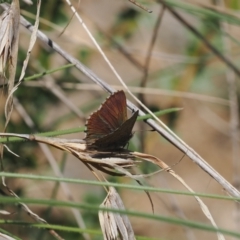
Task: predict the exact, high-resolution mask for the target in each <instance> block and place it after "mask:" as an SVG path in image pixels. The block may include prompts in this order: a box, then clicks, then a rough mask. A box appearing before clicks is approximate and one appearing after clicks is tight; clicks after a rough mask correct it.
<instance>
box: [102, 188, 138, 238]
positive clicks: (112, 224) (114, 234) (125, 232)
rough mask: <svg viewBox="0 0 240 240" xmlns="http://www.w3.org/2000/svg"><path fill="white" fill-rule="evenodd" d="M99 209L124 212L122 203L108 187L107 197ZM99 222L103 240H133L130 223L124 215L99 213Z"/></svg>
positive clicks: (113, 189) (117, 195) (112, 189)
mask: <svg viewBox="0 0 240 240" xmlns="http://www.w3.org/2000/svg"><path fill="white" fill-rule="evenodd" d="M101 207H106V208H113V209H119V210H125V208H124V205H123V202H122V200H121V198H120V196H119V194H118V193H117V191H116V190H115V188H113V187H110V188H109V192H108V195H107V197H106V198H105V200H104V202H103V203H102V204H101ZM98 215H99V221H100V225H101V229H102V232H103V235H104V239H105V240H116V239H122V240H132V239H135V236H134V232H133V229H132V226H131V223H130V221H129V219H128V217H127V216H126V215H122V214H121V215H120V214H118V213H112V212H103V211H99V214H98Z"/></svg>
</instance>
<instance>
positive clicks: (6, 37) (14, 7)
mask: <svg viewBox="0 0 240 240" xmlns="http://www.w3.org/2000/svg"><path fill="white" fill-rule="evenodd" d="M19 22H20V8H19V1H18V0H13V1H12V4H11V6H10V7H9V8H8V10H6V11H4V14H3V19H2V21H1V26H0V28H1V30H2V33H3V35H2V39H1V40H2V41H0V42H1V46H0V50H1V51H0V57H1V66H0V67H1V69H0V70H1V71H3V72H2V75H3V76H5V75H6V74H5V70H6V64H7V62H8V100H7V102H6V105H5V117H6V123H5V129H6V126H7V124H8V122H9V120H10V116H11V112H12V108H13V100H12V97H11V94H10V93H11V91H12V89H13V86H14V81H15V75H16V68H17V56H18V40H19Z"/></svg>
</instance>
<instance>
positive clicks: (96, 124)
mask: <svg viewBox="0 0 240 240" xmlns="http://www.w3.org/2000/svg"><path fill="white" fill-rule="evenodd" d="M137 116H138V111H136V112H135V113H134V114H133V115H132V116H131V117H130V118H129V119H128V118H127V102H126V96H125V93H124V92H123V91H118V92H115V93H113V94H112V95H111V96H110V97H109V98H107V99H106V101H105V102H104V103H103V104H102V106H101V108H100V109H99V110H98V111H96V112H94V113H93V114H92V115H91V116H90V117H89V119H88V121H87V123H86V127H87V130H86V137H85V140H86V143H87V147H88V149H95V150H102V151H108V150H118V149H121V148H123V147H124V146H125V145H126V144H127V143H128V141H129V140H130V138H131V137H132V129H133V126H134V124H135V122H136V119H137Z"/></svg>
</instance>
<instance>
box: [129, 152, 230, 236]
mask: <svg viewBox="0 0 240 240" xmlns="http://www.w3.org/2000/svg"><path fill="white" fill-rule="evenodd" d="M132 154H133V156H134V157H136V158H141V159H144V160H146V161H149V162H151V163H154V164H156V165H158V166H159V167H161V168H162V169H164V170H165V171H166V172H168V173H170V174H171V175H172V176H173V177H174V178H176V179H177V180H178V181H179V182H180V183H181V184H182V185H183V186H184V187H185V188H187V189H188V190H189V191H190V192H191V193H195V192H194V191H193V190H192V189H191V188H190V187H189V186H188V185H187V183H186V182H185V181H184V180H183V179H182V178H181V177H180V176H178V175H177V174H176V173H175V172H174V171H173V170H172V169H171V168H170V167H169V166H168V165H167V164H166V163H165V162H163V161H162V160H161V159H159V158H157V157H155V156H152V155H149V154H144V153H139V152H132ZM194 197H195V199H196V201H197V203H198V204H199V206H200V207H201V209H202V211H203V213H204V215H205V216H206V217H207V218H208V219H209V220H210V222H211V223H212V225H213V226H214V227H215V228H216V229H218V227H217V224H216V223H215V221H214V219H213V217H212V215H211V213H210V211H209V209H208V207H207V206H206V205H205V203H204V202H203V201H202V200H201V199H200V198H199V197H198V196H194ZM217 236H218V239H219V240H224V239H225V238H224V236H223V235H222V234H221V233H219V232H217Z"/></svg>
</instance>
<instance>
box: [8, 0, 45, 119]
mask: <svg viewBox="0 0 240 240" xmlns="http://www.w3.org/2000/svg"><path fill="white" fill-rule="evenodd" d="M15 1H17V0H15ZM40 6H41V0H39V1H38V4H37V14H36V21H35V24H34V28H33V32H32V35H31V39H30V43H29V47H28V52H27V56H26V59H25V60H24V62H23V68H22V72H21V75H20V78H19V82H18V84H16V86H15V87H14V88H11V92H9V96H8V98H7V101H6V106H11V105H12V104H11V103H12V99H13V97H12V95H13V93H14V92H15V91H16V90H17V88H18V86H19V85H20V84H21V81H22V80H23V78H24V76H25V71H26V68H27V65H28V61H29V58H30V54H31V51H32V48H33V46H34V44H35V42H36V39H37V31H38V25H39V14H40ZM19 17H20V14H19ZM14 76H15V75H14ZM6 112H7V108H5V114H6ZM6 116H7V115H6Z"/></svg>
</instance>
